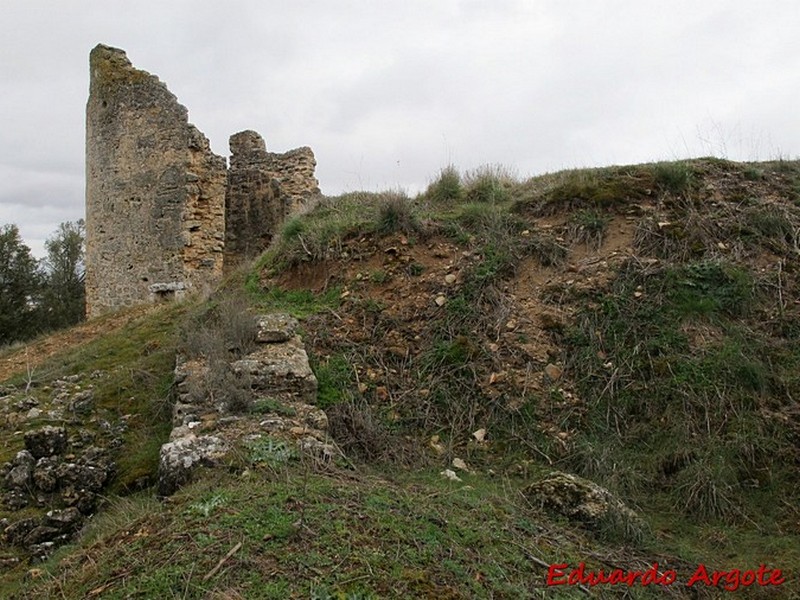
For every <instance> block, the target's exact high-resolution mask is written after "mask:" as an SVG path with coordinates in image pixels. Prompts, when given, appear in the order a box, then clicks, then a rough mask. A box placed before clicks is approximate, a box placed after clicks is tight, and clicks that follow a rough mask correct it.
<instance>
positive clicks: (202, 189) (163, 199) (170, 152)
mask: <svg viewBox="0 0 800 600" xmlns="http://www.w3.org/2000/svg"><path fill="white" fill-rule="evenodd" d="M89 65H90V69H91V75H90V88H89V90H90V91H89V101H88V104H87V110H86V303H87V314H88V316H89V317H94V316H97V315H99V314H102V313H103V312H106V311H108V310H112V309H118V308H122V307H125V306H131V305H135V304H142V303H146V302H152V301H155V300H158V299H161V298H170V297H180V296H181V295H183V294H184V293H185V292H186V291H187V290H190V289H193V288H197V287H199V286H205V285H214V284H216V283H217V282H218V281H219V280H220V278H221V277H222V261H223V254H222V251H223V238H224V231H225V183H226V177H227V174H226V168H225V160H224V159H223V158H221V157H219V156H216V155H214V154H213V153H212V152H211V150H210V149H209V143H208V140H207V139H206V138H205V136H204V135H203V134H202V133H200V131H198V130H197V129H196V128H195V127H194V126H192V125H190V124H189V122H188V112H187V110H186V108H185V107H183V106H181V105H180V104H179V103H178V101H177V99H176V98H175V96H174V95H173V94H172V93H171V92H170V91H169V90H168V89H167V87H166V86H165V85H164V84H163V83H161V82H160V81H159V80H158V78H157V77H155V76H153V75H150V74H149V73H146V72H145V71H140V70H138V69H135V68H134V67H133V66H132V65H131V63H130V62H129V61H128V59H127V57H126V56H125V53H124V52H123V51H122V50H118V49H116V48H110V47H108V46H103V45H100V46H97V47H96V48H95V49H94V50H92V53H91V55H90V60H89Z"/></svg>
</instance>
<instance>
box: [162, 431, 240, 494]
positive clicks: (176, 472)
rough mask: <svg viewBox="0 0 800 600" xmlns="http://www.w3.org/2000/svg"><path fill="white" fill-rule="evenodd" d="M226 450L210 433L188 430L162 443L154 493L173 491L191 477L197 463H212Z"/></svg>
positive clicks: (225, 446)
mask: <svg viewBox="0 0 800 600" xmlns="http://www.w3.org/2000/svg"><path fill="white" fill-rule="evenodd" d="M227 450H228V446H227V444H226V443H225V442H224V441H223V440H222V439H221V438H219V437H217V436H213V435H204V436H196V435H194V434H191V433H190V434H189V435H187V436H186V437H183V438H180V439H177V440H175V441H172V442H168V443H166V444H164V445H163V446H161V452H160V456H159V462H158V493H159V494H160V495H162V496H169V495H170V494H173V493H174V492H175V491H176V490H177V489H178V488H179V487H181V486H182V485H184V484H186V483H188V482H189V481H190V480H191V478H192V473H193V472H194V471H195V469H196V468H197V467H198V466H201V465H205V466H213V465H214V464H215V463H216V462H217V460H218V459H219V458H221V457H222V456H223V455H224V454H225V452H227Z"/></svg>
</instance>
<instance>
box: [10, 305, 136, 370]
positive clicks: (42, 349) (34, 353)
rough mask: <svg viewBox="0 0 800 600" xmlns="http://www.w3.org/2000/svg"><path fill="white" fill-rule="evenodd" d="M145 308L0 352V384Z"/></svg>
mask: <svg viewBox="0 0 800 600" xmlns="http://www.w3.org/2000/svg"><path fill="white" fill-rule="evenodd" d="M148 308H150V307H149V306H141V307H136V308H133V309H131V310H127V311H122V312H118V313H114V314H111V315H106V316H103V317H99V318H97V319H92V320H91V321H86V322H84V323H81V324H80V325H76V326H75V327H71V328H69V329H64V330H62V331H57V332H55V333H52V334H50V335H46V336H43V337H40V338H36V339H34V340H31V341H29V342H27V343H25V344H21V345H14V346H12V347H10V348H8V349H5V350H0V382H2V381H5V380H7V379H9V378H10V377H12V376H13V375H16V374H18V373H25V372H26V371H27V369H34V368H36V367H37V366H38V365H40V364H41V363H43V362H44V361H45V360H47V359H48V358H50V357H51V356H54V355H56V354H58V353H59V352H64V351H66V350H68V349H70V348H75V347H78V346H82V345H83V344H85V343H87V342H90V341H92V340H94V339H95V338H98V337H100V336H102V335H105V334H107V333H109V332H111V331H114V330H115V329H119V328H120V327H122V326H124V325H125V324H126V323H128V321H130V320H132V319H134V318H136V317H138V316H140V315H142V314H144V313H145V312H146V311H147V309H148Z"/></svg>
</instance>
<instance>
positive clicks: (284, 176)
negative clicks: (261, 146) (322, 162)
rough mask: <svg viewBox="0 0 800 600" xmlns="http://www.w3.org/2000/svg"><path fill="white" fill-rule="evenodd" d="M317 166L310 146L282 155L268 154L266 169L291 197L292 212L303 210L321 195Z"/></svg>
mask: <svg viewBox="0 0 800 600" xmlns="http://www.w3.org/2000/svg"><path fill="white" fill-rule="evenodd" d="M316 166H317V161H316V159H315V158H314V152H313V151H312V150H311V148H309V147H308V146H303V147H302V148H295V149H294V150H289V151H288V152H284V153H282V154H277V153H274V152H268V153H267V161H266V164H265V167H266V169H267V170H268V171H269V172H270V173H271V174H272V176H273V177H274V178H275V179H277V180H278V183H279V184H280V186H281V190H283V193H284V194H286V195H287V196H288V197H289V201H290V210H291V212H297V211H299V210H301V209H302V208H303V207H305V206H306V205H307V204H308V202H309V200H310V199H311V198H313V197H314V196H318V195H319V193H320V192H319V181H317V178H316V177H315V176H314V169H315V168H316Z"/></svg>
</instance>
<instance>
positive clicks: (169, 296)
mask: <svg viewBox="0 0 800 600" xmlns="http://www.w3.org/2000/svg"><path fill="white" fill-rule="evenodd" d="M153 296H154V297H155V301H156V302H159V303H161V302H172V301H173V300H175V290H159V291H157V292H153Z"/></svg>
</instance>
